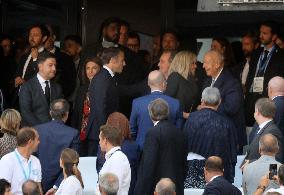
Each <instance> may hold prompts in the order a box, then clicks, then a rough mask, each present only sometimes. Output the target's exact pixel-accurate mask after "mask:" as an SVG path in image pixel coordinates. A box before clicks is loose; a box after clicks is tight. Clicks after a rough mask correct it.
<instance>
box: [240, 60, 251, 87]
mask: <svg viewBox="0 0 284 195" xmlns="http://www.w3.org/2000/svg"><path fill="white" fill-rule="evenodd" d="M248 72H249V62H248V60H247V62H246V64H245V66H244V69H243V72H242V75H241V79H242V84H243V85H245V84H246V82H247V77H248Z"/></svg>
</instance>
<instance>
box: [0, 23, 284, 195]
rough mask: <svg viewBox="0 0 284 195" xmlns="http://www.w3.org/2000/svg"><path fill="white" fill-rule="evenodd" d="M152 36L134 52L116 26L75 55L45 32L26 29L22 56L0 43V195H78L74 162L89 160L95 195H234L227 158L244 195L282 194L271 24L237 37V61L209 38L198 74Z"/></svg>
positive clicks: (277, 38)
mask: <svg viewBox="0 0 284 195" xmlns="http://www.w3.org/2000/svg"><path fill="white" fill-rule="evenodd" d="M257 32H258V33H257ZM159 37H160V38H156V37H155V39H154V41H153V43H154V44H153V51H152V54H150V52H148V51H145V50H140V41H141V40H140V37H139V34H138V33H137V32H135V31H133V30H132V29H131V27H130V25H129V24H128V23H127V22H126V21H124V20H121V19H119V18H108V19H106V20H105V21H104V22H103V23H102V27H101V31H100V39H99V40H98V42H97V43H96V44H94V45H87V46H86V47H84V48H83V46H82V41H81V38H80V37H79V36H77V35H68V36H66V37H65V38H64V41H63V43H61V47H60V48H59V47H57V46H55V41H56V33H55V32H54V29H53V28H52V26H51V25H48V24H36V25H33V26H31V27H30V28H29V29H28V44H27V45H26V46H23V45H17V44H16V40H13V39H12V38H10V37H9V36H6V35H5V36H4V35H3V36H2V37H1V47H0V49H1V50H0V53H1V55H0V65H1V70H3V71H1V85H0V89H1V90H0V92H1V93H0V104H1V107H0V108H1V119H0V126H1V132H0V133H1V138H0V158H1V160H0V195H1V194H5V195H7V194H13V195H21V194H27V195H32V194H33V195H36V194H45V195H53V194H55V195H67V194H68V195H72V194H74V195H81V194H82V193H83V188H84V183H83V179H82V176H81V173H80V170H79V168H78V164H79V159H80V157H86V156H97V162H96V168H97V174H98V176H99V181H98V183H94V184H93V185H94V188H95V189H96V194H102V195H114V194H118V195H127V194H129V195H146V194H147V195H149V194H155V195H170V194H172V195H174V194H178V195H182V194H184V189H185V188H200V189H204V193H203V194H205V195H206V194H220V195H227V194H230V193H231V194H236V195H238V194H241V191H240V190H239V189H238V188H236V187H235V186H233V185H232V183H233V182H234V176H235V166H236V163H237V155H238V154H246V156H245V159H244V161H243V163H242V165H241V167H240V169H241V170H242V172H243V180H242V189H243V192H244V194H246V195H252V194H255V195H258V194H272V193H280V194H284V190H283V189H284V188H283V185H284V165H282V163H283V162H284V153H283V144H284V143H283V142H284V138H283V133H284V78H283V77H284V50H282V49H283V42H282V41H283V40H282V37H281V34H280V32H279V25H277V24H276V23H275V22H273V21H266V22H263V23H261V24H260V26H259V29H256V31H255V32H254V31H250V32H248V33H246V34H245V35H244V36H243V37H242V42H241V45H242V52H241V54H240V53H235V51H236V49H234V48H233V45H231V44H230V42H229V41H228V40H227V39H226V38H224V37H214V38H213V41H212V45H211V49H210V50H209V51H207V52H206V53H205V55H204V58H203V63H201V62H199V61H197V55H196V53H195V51H189V50H186V49H184V48H183V49H182V48H180V45H181V44H180V40H179V38H178V35H177V33H176V32H174V31H166V32H164V33H163V34H161V35H160V36H159ZM13 43H14V44H13ZM22 44H23V43H22ZM281 47H282V48H281ZM239 56H242V57H239ZM247 134H248V135H249V136H247ZM271 165H275V166H276V169H277V170H278V173H275V172H272V171H270V167H272V166H271ZM268 173H270V174H269V175H268ZM273 173H274V175H273ZM271 174H272V176H271ZM270 176H271V177H270ZM94 182H95V181H94Z"/></svg>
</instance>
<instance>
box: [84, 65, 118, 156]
mask: <svg viewBox="0 0 284 195" xmlns="http://www.w3.org/2000/svg"><path fill="white" fill-rule="evenodd" d="M89 94H90V104H91V106H90V107H91V113H90V115H89V119H88V125H87V129H86V131H87V139H88V141H89V145H88V155H89V156H96V155H97V147H98V143H99V132H100V130H99V128H100V126H101V125H104V124H105V123H106V121H107V118H108V116H109V115H110V114H111V113H113V112H115V111H117V110H118V93H117V87H116V82H115V79H114V78H112V77H111V75H110V73H109V72H108V71H107V70H106V69H105V68H102V69H101V71H100V72H99V73H98V74H97V75H96V76H95V77H94V78H93V79H92V81H91V83H90V87H89Z"/></svg>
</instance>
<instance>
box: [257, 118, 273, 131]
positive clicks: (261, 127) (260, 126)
mask: <svg viewBox="0 0 284 195" xmlns="http://www.w3.org/2000/svg"><path fill="white" fill-rule="evenodd" d="M270 121H272V119H271V120H268V121H265V122H263V123H261V124H260V125H259V130H258V131H257V134H259V132H260V131H261V130H262V129H263V127H264V126H265V125H267V123H269V122H270Z"/></svg>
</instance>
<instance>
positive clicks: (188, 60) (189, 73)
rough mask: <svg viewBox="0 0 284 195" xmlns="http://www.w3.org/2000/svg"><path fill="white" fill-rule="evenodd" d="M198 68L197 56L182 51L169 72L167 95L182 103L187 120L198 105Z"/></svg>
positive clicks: (176, 56) (177, 55)
mask: <svg viewBox="0 0 284 195" xmlns="http://www.w3.org/2000/svg"><path fill="white" fill-rule="evenodd" d="M196 68H197V66H196V55H195V54H194V53H192V52H190V51H180V52H178V53H177V54H176V55H175V57H174V59H173V61H172V63H171V65H170V68H169V72H168V74H169V76H168V79H167V88H166V91H165V94H166V95H169V96H171V97H174V98H176V99H178V100H179V101H180V103H181V106H182V109H183V112H184V117H185V118H187V117H188V114H189V113H190V112H191V111H193V110H194V109H195V106H196V105H197V103H198V102H197V98H198V87H197V83H196V80H195V71H196Z"/></svg>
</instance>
